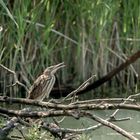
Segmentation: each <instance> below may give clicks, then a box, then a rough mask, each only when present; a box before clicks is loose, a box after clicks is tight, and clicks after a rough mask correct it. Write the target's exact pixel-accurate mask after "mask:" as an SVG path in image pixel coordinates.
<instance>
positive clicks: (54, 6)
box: [0, 0, 140, 96]
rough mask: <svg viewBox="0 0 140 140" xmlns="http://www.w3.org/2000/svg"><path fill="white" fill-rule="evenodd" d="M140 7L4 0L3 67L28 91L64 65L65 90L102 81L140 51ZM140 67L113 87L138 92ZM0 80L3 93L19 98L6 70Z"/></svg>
mask: <svg viewBox="0 0 140 140" xmlns="http://www.w3.org/2000/svg"><path fill="white" fill-rule="evenodd" d="M139 5H140V1H139V0H135V1H133V0H129V1H126V0H117V1H115V0H114V1H113V0H106V1H104V0H94V1H93V0H76V1H74V0H71V1H69V0H57V1H51V0H41V1H37V0H25V1H22V0H18V1H16V0H15V1H11V0H9V1H6V0H0V15H1V18H0V25H1V26H2V27H3V31H2V32H1V33H0V42H1V46H0V63H2V64H3V65H5V66H7V67H8V68H10V69H12V70H14V71H15V72H16V73H17V75H18V78H19V80H20V81H21V82H23V83H25V84H26V85H27V86H28V87H30V85H31V84H32V82H33V81H34V79H35V78H36V77H37V76H38V75H39V74H40V73H41V72H42V71H43V69H45V68H46V67H47V66H49V65H53V64H57V63H59V62H62V61H64V62H65V63H66V65H67V68H66V69H65V70H62V71H61V72H59V75H60V76H59V79H60V81H62V83H63V84H65V85H72V86H75V87H76V86H77V85H78V84H80V83H81V82H82V81H84V80H85V79H87V78H88V77H90V76H91V75H92V74H96V75H97V78H100V77H102V76H103V75H105V74H107V72H109V71H111V70H112V69H113V68H115V67H116V66H118V65H119V64H120V63H122V62H123V61H125V59H126V58H127V57H128V56H130V55H132V54H133V53H134V52H136V51H137V50H139V49H140V46H139V42H140V38H139V36H140V31H139V29H140V6H139ZM139 62H140V61H137V62H136V63H135V64H134V65H132V66H131V67H129V68H128V69H127V70H126V71H123V72H121V73H120V74H119V75H117V76H116V77H115V78H114V79H113V80H112V81H111V82H109V85H110V86H111V87H113V88H118V87H119V89H121V90H122V89H128V90H130V89H131V90H135V89H137V88H136V87H137V84H138V83H139V79H138V77H137V75H138V74H140V63H139ZM0 80H1V84H0V85H1V87H0V89H1V93H5V94H7V93H10V95H11V96H16V95H17V94H18V95H19V93H20V92H19V90H18V89H19V87H14V88H13V87H10V88H7V87H6V86H7V85H10V84H11V82H14V81H13V77H11V76H10V75H9V74H7V73H6V72H4V71H3V70H2V69H1V73H0ZM107 87H109V86H108V85H106V86H105V87H103V90H106V88H107ZM19 96H21V95H19Z"/></svg>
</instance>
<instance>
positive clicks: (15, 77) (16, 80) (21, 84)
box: [0, 64, 29, 93]
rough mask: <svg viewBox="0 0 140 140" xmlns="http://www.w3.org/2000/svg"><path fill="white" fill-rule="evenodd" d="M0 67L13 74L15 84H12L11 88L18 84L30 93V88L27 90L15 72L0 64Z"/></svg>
mask: <svg viewBox="0 0 140 140" xmlns="http://www.w3.org/2000/svg"><path fill="white" fill-rule="evenodd" d="M0 67H2V68H3V69H5V70H6V71H8V72H9V73H11V74H13V75H14V80H15V83H14V84H12V85H11V86H15V85H16V84H18V85H20V86H22V87H23V88H24V89H25V90H26V91H27V93H28V91H29V90H28V88H27V87H26V86H25V85H24V84H23V83H21V82H19V80H18V78H17V75H16V73H15V71H12V70H10V69H8V68H7V67H5V66H4V65H2V64H0Z"/></svg>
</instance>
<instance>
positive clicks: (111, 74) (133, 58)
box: [77, 51, 140, 94]
mask: <svg viewBox="0 0 140 140" xmlns="http://www.w3.org/2000/svg"><path fill="white" fill-rule="evenodd" d="M138 58H140V51H138V52H136V53H135V54H133V55H132V56H131V57H129V58H128V59H126V61H125V62H123V63H122V64H120V65H119V66H118V67H116V68H114V69H113V70H112V71H111V72H109V73H108V74H107V75H105V76H103V77H102V78H101V79H99V80H97V81H95V82H94V83H92V84H90V85H88V86H87V87H86V88H85V89H83V90H80V91H78V92H77V94H83V93H85V92H88V91H90V90H93V89H95V88H98V87H99V86H101V85H102V84H104V83H105V82H107V81H109V80H111V79H112V78H113V77H114V76H115V75H116V74H118V73H119V72H120V71H122V70H124V69H125V68H126V67H127V66H129V65H130V64H132V63H134V62H135V61H136V60H137V59H138Z"/></svg>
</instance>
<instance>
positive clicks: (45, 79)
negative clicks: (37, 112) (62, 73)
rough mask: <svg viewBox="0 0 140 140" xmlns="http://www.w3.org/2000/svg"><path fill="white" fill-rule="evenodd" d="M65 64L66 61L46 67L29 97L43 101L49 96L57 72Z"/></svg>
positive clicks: (30, 91)
mask: <svg viewBox="0 0 140 140" xmlns="http://www.w3.org/2000/svg"><path fill="white" fill-rule="evenodd" d="M64 66H65V65H64V63H60V64H57V65H54V66H50V67H48V68H46V69H45V71H44V72H43V74H42V75H40V76H39V77H38V78H37V79H36V80H35V82H34V84H33V85H32V86H31V88H30V90H29V96H28V97H27V98H28V99H35V100H39V101H42V100H43V99H44V98H45V97H46V98H49V95H50V92H51V90H52V88H53V86H54V83H55V80H56V78H55V73H56V71H57V70H58V69H60V68H62V67H64Z"/></svg>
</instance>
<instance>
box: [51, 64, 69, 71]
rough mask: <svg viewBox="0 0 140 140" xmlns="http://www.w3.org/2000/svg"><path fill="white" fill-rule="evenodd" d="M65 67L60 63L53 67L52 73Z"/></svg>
mask: <svg viewBox="0 0 140 140" xmlns="http://www.w3.org/2000/svg"><path fill="white" fill-rule="evenodd" d="M65 66H66V65H65V64H64V62H62V63H60V64H57V65H54V66H53V70H52V71H54V72H56V71H57V70H59V69H60V68H63V67H65Z"/></svg>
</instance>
